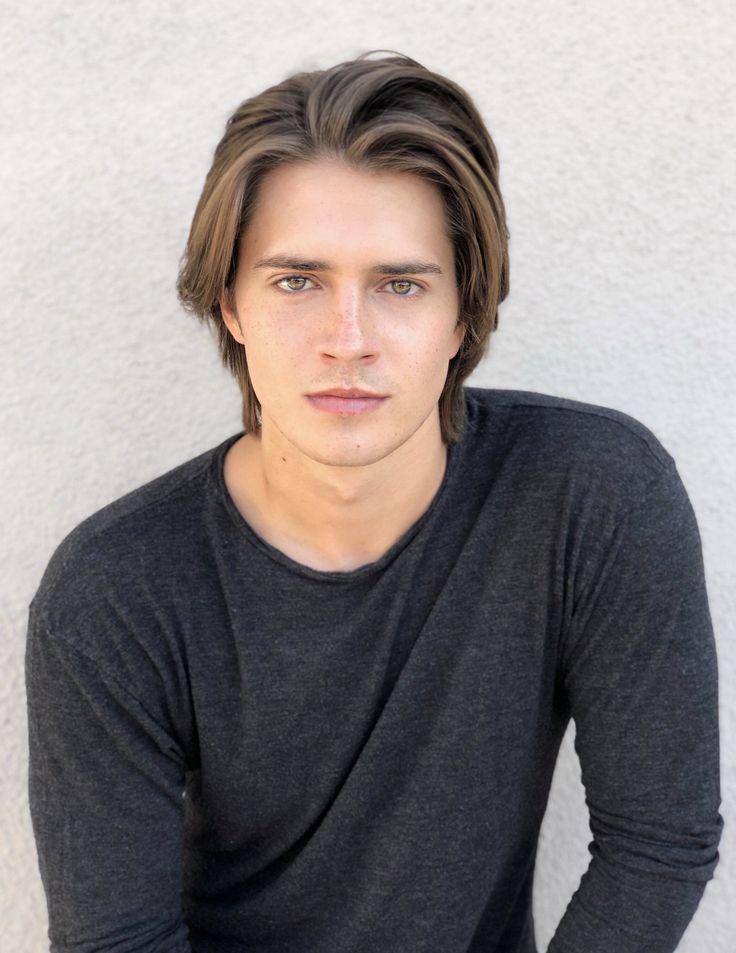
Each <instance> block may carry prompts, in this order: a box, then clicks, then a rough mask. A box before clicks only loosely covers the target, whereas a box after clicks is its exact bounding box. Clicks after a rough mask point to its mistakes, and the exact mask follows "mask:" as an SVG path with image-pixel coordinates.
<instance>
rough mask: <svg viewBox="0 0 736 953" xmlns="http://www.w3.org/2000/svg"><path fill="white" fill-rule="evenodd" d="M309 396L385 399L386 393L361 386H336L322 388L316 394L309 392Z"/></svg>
mask: <svg viewBox="0 0 736 953" xmlns="http://www.w3.org/2000/svg"><path fill="white" fill-rule="evenodd" d="M308 396H309V397H343V398H354V397H370V398H373V399H383V398H384V397H386V396H387V395H386V394H376V393H374V392H373V391H369V390H362V389H361V388H359V387H335V388H333V389H332V390H320V391H317V392H316V393H314V394H309V395H308Z"/></svg>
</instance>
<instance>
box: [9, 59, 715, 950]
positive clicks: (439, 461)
mask: <svg viewBox="0 0 736 953" xmlns="http://www.w3.org/2000/svg"><path fill="white" fill-rule="evenodd" d="M507 240H508V231H507V228H506V223H505V213H504V206H503V202H502V200H501V196H500V192H499V189H498V162H497V157H496V153H495V149H494V147H493V143H492V141H491V139H490V136H489V135H488V132H487V130H486V129H485V126H484V125H483V122H482V120H481V117H480V116H479V114H478V112H477V110H476V109H475V107H474V105H473V103H472V102H471V101H470V99H469V98H468V96H467V94H466V93H464V92H463V91H462V90H461V89H460V88H459V87H458V86H457V85H455V84H454V83H452V82H451V81H450V80H448V79H446V78H444V77H441V76H438V75H437V74H435V73H432V72H430V71H429V70H427V69H425V68H424V67H422V66H421V65H420V64H418V63H416V62H415V61H413V60H410V59H409V58H406V57H401V56H398V55H396V56H390V57H386V58H383V59H370V58H369V57H368V55H364V56H363V57H359V58H358V59H357V60H355V61H351V62H347V63H342V64H339V65H338V66H336V67H333V68H332V69H329V70H324V71H318V72H315V73H308V74H298V75H296V76H292V77H290V78H289V79H287V80H286V81H284V82H283V83H281V84H280V85H278V86H276V87H273V88H272V89H269V90H266V91H265V92H264V93H262V94H261V95H259V96H256V97H254V98H253V99H250V100H248V101H246V102H245V103H243V104H242V105H241V106H240V107H239V108H238V110H236V112H235V114H234V115H233V116H232V117H231V119H230V120H229V122H228V124H227V129H226V132H225V135H224V137H223V139H222V141H221V142H220V144H219V145H218V147H217V150H216V152H215V158H214V162H213V166H212V169H211V170H210V173H209V175H208V177H207V181H206V183H205V187H204V190H203V193H202V196H201V198H200V201H199V204H198V207H197V210H196V213H195V216H194V221H193V223H192V228H191V232H190V235H189V240H188V244H187V249H186V253H185V256H184V258H183V261H182V267H181V272H180V275H179V283H178V290H179V295H180V298H181V300H182V302H183V303H184V305H185V306H186V307H187V308H189V309H190V310H191V311H193V312H194V313H195V314H197V315H198V316H199V317H200V318H202V319H203V320H209V321H211V322H213V324H214V327H215V328H216V330H217V333H218V336H219V343H220V347H221V354H222V358H223V361H224V362H225V364H226V366H228V367H229V368H230V369H231V370H232V371H233V373H234V374H235V375H236V376H237V379H238V381H239V383H240V385H241V388H242V392H243V425H244V426H243V431H242V432H240V433H238V434H235V435H233V436H231V437H229V438H228V439H226V440H225V441H223V442H222V443H220V444H219V445H218V446H216V447H214V448H213V449H212V450H210V451H209V452H207V453H204V454H202V455H201V456H199V457H197V458H196V459H193V460H190V461H188V462H186V463H184V464H182V465H181V466H179V467H177V468H176V469H174V470H172V471H171V472H169V473H167V474H164V475H163V476H161V477H159V478H158V479H156V480H154V481H152V482H150V483H148V484H146V485H144V486H142V487H140V488H139V489H137V490H135V491H134V492H132V493H130V494H128V495H126V496H125V497H123V498H122V499H119V500H117V501H115V502H113V503H111V504H110V505H108V506H106V507H105V508H104V509H102V510H100V511H98V512H97V513H95V514H93V515H92V516H91V517H89V518H88V519H87V520H85V521H84V522H83V523H81V524H80V525H79V526H78V527H77V528H76V529H75V530H73V531H72V532H71V533H70V534H69V535H68V536H67V538H66V539H65V540H64V541H63V542H62V543H61V544H60V546H59V548H58V549H57V551H56V552H55V554H54V556H53V557H52V559H51V561H50V563H49V566H48V568H47V570H46V573H45V575H44V577H43V580H42V582H41V584H40V586H39V589H38V591H37V593H36V595H35V596H34V599H33V601H32V603H31V606H30V622H29V635H28V648H27V691H28V712H29V730H30V805H31V812H32V818H33V824H34V830H35V835H36V840H37V845H38V853H39V863H40V870H41V875H42V879H43V883H44V887H45V890H46V896H47V900H48V909H49V932H50V938H51V943H52V949H53V951H54V953H71V951H72V950H74V951H80V950H85V951H87V950H89V951H92V950H95V951H113V950H114V951H116V953H123V951H124V953H133V951H135V953H153V951H157V953H164V951H176V953H188V951H197V953H236V951H246V950H253V951H256V950H257V951H261V953H266V951H274V953H276V951H283V953H286V951H288V953H302V951H304V953H307V951H309V953H313V951H320V953H338V951H340V953H343V951H350V953H363V951H365V953H368V951H371V953H374V951H381V953H390V951H396V953H418V951H441V953H480V951H483V953H512V951H513V953H533V951H535V950H536V946H535V938H534V928H533V921H532V878H533V873H534V860H535V852H536V846H537V838H538V833H539V828H540V824H541V821H542V818H543V815H544V810H545V806H546V802H547V796H548V792H549V786H550V782H551V778H552V773H553V769H554V765H555V760H556V757H557V753H558V750H559V745H560V742H561V739H562V737H563V735H564V732H565V729H566V727H567V725H568V723H569V720H570V718H572V719H574V722H575V729H576V734H575V745H576V750H577V752H578V754H579V756H580V762H581V767H582V778H583V782H584V784H585V787H586V795H587V802H588V806H589V809H590V825H591V830H592V833H593V841H592V842H591V845H590V851H591V855H592V857H591V863H590V867H589V869H588V870H587V872H586V873H585V875H584V876H583V878H582V881H581V883H580V886H579V889H578V890H577V891H576V893H575V894H574V896H573V897H572V899H571V902H570V904H569V906H568V908H567V911H566V913H565V915H564V917H563V918H562V921H561V922H560V924H559V927H558V929H557V932H556V934H555V937H554V939H553V940H552V943H551V944H550V946H549V948H548V949H549V953H645V951H646V953H671V951H673V950H674V949H675V947H676V945H677V943H678V940H679V938H680V937H681V935H682V933H683V931H684V929H685V927H686V926H687V924H688V922H689V921H690V919H691V918H692V916H693V913H694V912H695V910H696V908H697V906H698V903H699V900H700V898H701V895H702V893H703V891H704V889H705V886H706V883H707V881H708V880H709V879H710V878H711V877H712V876H713V872H714V869H715V867H716V864H717V862H718V859H719V858H718V851H717V847H718V842H719V837H720V832H721V827H722V823H723V822H722V818H721V816H720V814H719V805H720V790H719V743H718V709H717V703H718V692H717V664H716V654H715V647H714V639H713V631H712V626H711V618H710V614H709V608H708V600H707V594H706V587H705V580H704V574H703V561H702V553H701V546H700V538H699V533H698V527H697V523H696V520H695V516H694V513H693V510H692V507H691V505H690V502H689V499H688V496H687V494H686V492H685V489H684V486H683V484H682V482H681V480H680V477H679V475H678V472H677V469H676V466H675V462H674V460H673V458H672V457H671V456H670V454H669V453H668V452H667V450H666V449H665V448H664V447H663V446H662V444H661V443H660V442H659V441H658V440H657V438H656V437H655V436H654V435H653V434H652V432H651V431H650V430H648V429H647V428H646V427H645V426H644V425H643V424H642V423H640V422H638V421H637V420H635V419H633V418H632V417H630V416H627V415H626V414H623V413H621V412H619V411H616V410H612V409H609V408H605V407H600V406H595V405H591V404H584V403H580V402H577V401H572V400H567V399H564V398H561V397H553V396H549V395H543V394H537V393H529V392H522V391H509V390H497V389H496V390H494V389H485V388H477V387H476V388H471V387H463V381H464V380H465V379H466V378H467V376H468V375H469V374H470V372H471V371H472V370H473V369H474V367H476V366H477V364H478V362H479V361H480V360H481V358H482V357H483V355H484V353H485V352H486V350H487V345H488V340H489V335H490V333H491V332H492V331H493V330H494V329H495V327H496V324H497V315H498V306H499V304H500V302H501V301H502V300H503V299H504V298H505V297H506V295H507V293H508V287H509V285H508V253H507Z"/></svg>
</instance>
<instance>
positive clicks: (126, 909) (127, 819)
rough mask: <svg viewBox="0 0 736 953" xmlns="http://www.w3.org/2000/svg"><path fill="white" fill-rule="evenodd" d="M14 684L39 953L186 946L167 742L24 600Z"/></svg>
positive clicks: (180, 775) (173, 758)
mask: <svg viewBox="0 0 736 953" xmlns="http://www.w3.org/2000/svg"><path fill="white" fill-rule="evenodd" d="M26 692H27V705H28V727H29V756H30V759H29V776H28V784H29V801H30V810H31V819H32V823H33V830H34V835H35V839H36V847H37V851H38V860H39V869H40V873H41V879H42V882H43V886H44V890H45V893H46V900H47V905H48V915H49V939H50V950H51V953H71V951H74V953H93V951H94V953H105V951H108V950H109V951H113V950H114V951H115V953H154V951H155V953H189V950H190V944H189V940H188V930H187V927H186V925H185V924H184V923H183V920H182V915H181V897H180V892H181V852H182V815H183V804H182V792H183V789H184V766H183V759H182V755H181V752H180V750H179V749H178V746H177V745H176V743H175V742H174V741H173V739H172V738H171V737H170V735H169V733H168V732H167V731H166V730H164V728H163V727H162V726H161V724H159V723H158V721H157V720H156V719H155V718H153V717H152V716H151V714H150V713H149V712H148V710H147V709H146V707H144V706H143V704H141V702H139V701H138V700H137V699H136V697H134V695H133V694H132V693H131V690H130V689H129V688H126V687H124V686H123V684H122V683H121V681H119V680H118V678H117V676H113V675H112V674H111V673H110V672H107V671H103V670H102V667H101V666H100V665H99V663H98V662H96V661H94V660H93V659H92V658H91V657H90V656H89V655H88V654H87V653H86V652H85V651H83V650H81V648H80V647H79V646H78V645H75V644H74V641H73V640H72V639H70V638H68V637H66V636H64V635H57V634H54V633H51V632H49V631H47V629H46V628H45V626H44V625H43V624H42V622H41V620H40V619H39V618H38V616H37V615H36V613H35V612H34V605H33V603H32V604H31V611H30V616H29V626H28V638H27V643H26Z"/></svg>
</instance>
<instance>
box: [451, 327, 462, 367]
mask: <svg viewBox="0 0 736 953" xmlns="http://www.w3.org/2000/svg"><path fill="white" fill-rule="evenodd" d="M465 331H466V328H465V325H464V324H462V323H461V322H460V321H458V323H457V325H456V326H455V330H454V331H453V333H452V338H453V341H454V344H455V350H454V351H453V352H452V354H451V355H450V360H452V358H453V357H455V355H456V354H457V353H458V351H459V350H460V348H461V347H462V343H463V341H464V340H465Z"/></svg>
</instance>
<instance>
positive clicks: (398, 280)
mask: <svg viewBox="0 0 736 953" xmlns="http://www.w3.org/2000/svg"><path fill="white" fill-rule="evenodd" d="M389 284H390V285H402V286H405V287H406V289H407V290H406V291H405V292H404V291H398V292H396V297H397V298H413V297H414V296H415V295H416V294H419V291H418V290H417V291H415V292H414V293H412V294H410V293H409V288H410V287H411V285H414V287H415V288H417V289H419V285H418V284H417V283H416V281H410V280H409V279H408V278H394V280H393V281H389Z"/></svg>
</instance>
